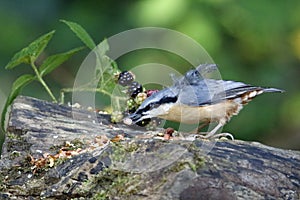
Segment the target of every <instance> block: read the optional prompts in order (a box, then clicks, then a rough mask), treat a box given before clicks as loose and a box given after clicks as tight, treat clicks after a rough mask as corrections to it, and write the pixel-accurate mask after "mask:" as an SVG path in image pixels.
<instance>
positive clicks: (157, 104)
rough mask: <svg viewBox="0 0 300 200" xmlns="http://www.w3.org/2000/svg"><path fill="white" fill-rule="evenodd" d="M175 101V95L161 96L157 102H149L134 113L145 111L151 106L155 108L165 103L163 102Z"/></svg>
mask: <svg viewBox="0 0 300 200" xmlns="http://www.w3.org/2000/svg"><path fill="white" fill-rule="evenodd" d="M176 101H177V97H165V98H162V99H161V100H160V101H158V102H152V103H149V104H148V105H147V106H146V107H144V108H142V109H138V110H137V111H136V113H138V114H142V113H143V112H147V111H149V110H151V109H152V108H157V107H159V106H160V105H162V104H165V103H175V102H176Z"/></svg>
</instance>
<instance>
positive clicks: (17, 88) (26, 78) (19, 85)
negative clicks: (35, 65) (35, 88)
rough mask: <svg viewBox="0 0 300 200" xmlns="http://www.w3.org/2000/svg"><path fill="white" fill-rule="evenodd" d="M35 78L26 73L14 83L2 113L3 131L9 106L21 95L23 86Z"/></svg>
mask: <svg viewBox="0 0 300 200" xmlns="http://www.w3.org/2000/svg"><path fill="white" fill-rule="evenodd" d="M34 79H35V76H34V75H31V74H24V75H22V76H20V77H19V78H18V79H17V80H15V82H14V83H13V85H12V89H11V92H10V94H9V95H8V97H7V99H6V102H5V104H4V108H3V110H2V114H1V128H2V130H3V131H5V130H4V128H5V127H4V126H5V115H6V112H7V109H8V107H9V106H10V104H11V103H12V102H13V101H14V99H15V98H16V97H17V96H18V95H19V93H20V91H21V90H22V88H23V87H24V86H25V85H27V84H28V83H30V82H31V81H33V80H34Z"/></svg>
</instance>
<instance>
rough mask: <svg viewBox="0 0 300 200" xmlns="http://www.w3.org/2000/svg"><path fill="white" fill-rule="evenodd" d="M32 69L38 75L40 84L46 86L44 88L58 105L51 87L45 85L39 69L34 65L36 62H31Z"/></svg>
mask: <svg viewBox="0 0 300 200" xmlns="http://www.w3.org/2000/svg"><path fill="white" fill-rule="evenodd" d="M31 67H32V69H33V71H34V72H35V74H36V77H37V79H38V80H39V81H40V83H41V84H42V85H43V86H44V88H45V89H46V91H47V92H48V94H49V95H50V97H51V98H52V101H53V102H55V103H57V100H56V98H55V96H54V95H53V94H52V92H51V90H50V89H49V87H48V86H47V84H46V83H45V81H44V80H43V78H42V77H41V75H40V73H39V71H38V69H37V67H36V66H35V64H34V61H33V60H32V61H31Z"/></svg>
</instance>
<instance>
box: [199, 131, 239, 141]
mask: <svg viewBox="0 0 300 200" xmlns="http://www.w3.org/2000/svg"><path fill="white" fill-rule="evenodd" d="M196 137H197V138H201V139H216V138H222V137H225V138H230V139H231V140H234V137H233V135H232V134H230V133H218V134H210V132H201V133H199V134H198V135H197V136H196Z"/></svg>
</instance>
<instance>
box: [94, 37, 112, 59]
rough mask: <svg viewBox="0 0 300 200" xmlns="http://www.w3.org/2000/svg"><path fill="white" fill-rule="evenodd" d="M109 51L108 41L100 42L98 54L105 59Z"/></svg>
mask: <svg viewBox="0 0 300 200" xmlns="http://www.w3.org/2000/svg"><path fill="white" fill-rule="evenodd" d="M108 50H109V45H108V42H107V39H104V40H103V41H102V42H100V44H99V45H98V46H97V49H96V52H97V53H98V54H99V55H100V56H101V57H103V56H104V55H105V54H106V52H108Z"/></svg>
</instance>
